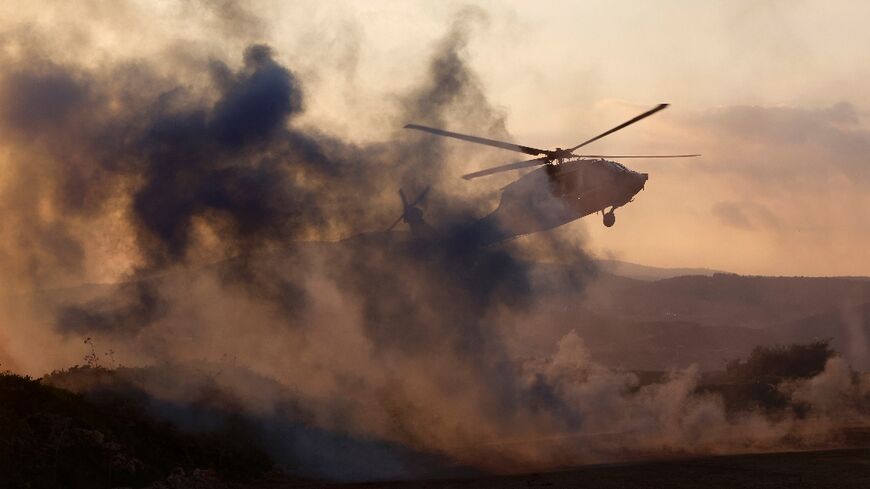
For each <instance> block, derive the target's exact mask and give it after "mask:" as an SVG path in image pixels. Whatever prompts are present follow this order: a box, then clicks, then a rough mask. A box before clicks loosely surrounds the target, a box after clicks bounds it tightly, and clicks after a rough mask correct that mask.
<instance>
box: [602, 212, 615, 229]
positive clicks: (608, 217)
mask: <svg viewBox="0 0 870 489" xmlns="http://www.w3.org/2000/svg"><path fill="white" fill-rule="evenodd" d="M614 223H616V214H614V213H613V211H610V212H608V213H606V214H604V225H605V226H606V227H610V226H613V224H614Z"/></svg>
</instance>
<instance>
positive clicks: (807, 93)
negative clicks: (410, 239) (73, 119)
mask: <svg viewBox="0 0 870 489" xmlns="http://www.w3.org/2000/svg"><path fill="white" fill-rule="evenodd" d="M457 15H464V16H467V17H468V18H469V19H471V20H470V22H471V24H472V28H471V35H470V40H469V43H468V46H467V49H466V51H465V56H466V59H467V61H468V63H469V64H470V66H471V67H472V68H473V69H474V70H475V72H476V73H477V76H478V77H479V79H480V83H481V84H482V86H483V88H484V89H485V92H486V94H487V96H488V98H489V101H490V102H491V103H492V104H494V105H495V106H496V107H497V108H498V110H500V111H502V112H503V114H504V115H505V116H506V123H507V128H508V130H509V132H510V134H511V135H512V136H513V138H514V139H515V140H516V141H518V142H521V143H524V144H528V145H532V146H539V147H540V146H543V147H553V146H557V145H558V146H565V145H571V144H576V143H577V142H579V141H581V140H584V139H586V138H588V137H589V136H591V135H593V134H596V133H597V132H600V131H601V130H603V129H606V128H608V127H610V126H613V125H615V124H617V123H619V122H621V121H622V120H625V119H627V118H629V117H632V116H634V115H635V114H636V113H639V112H641V111H643V110H646V109H647V108H649V107H652V106H654V105H656V104H657V103H660V102H669V103H671V104H672V107H671V108H670V109H669V110H667V111H665V112H663V113H661V114H659V115H656V116H655V117H654V118H652V119H649V120H646V121H643V122H642V123H640V124H638V125H636V126H634V127H632V128H630V129H627V130H625V131H623V132H621V133H619V134H618V135H614V136H612V137H610V138H607V139H606V140H603V141H601V142H599V143H595V145H593V146H590V147H589V149H590V150H594V151H596V152H619V153H631V152H644V153H647V152H649V153H655V152H659V153H670V152H677V153H682V152H692V153H694V152H698V153H703V155H704V156H703V157H702V158H699V159H695V160H674V161H668V160H649V161H644V160H633V161H628V160H626V161H625V163H628V166H630V167H632V168H635V169H637V170H639V171H643V172H648V173H650V181H649V183H648V184H647V188H646V190H645V191H644V192H642V193H641V194H640V195H639V196H638V198H637V199H636V202H634V203H632V204H629V205H628V206H626V207H624V208H622V209H620V210H618V211H617V223H616V225H615V226H614V227H613V228H610V229H606V228H604V227H603V226H602V224H601V220H600V217H599V216H589V217H587V218H585V219H583V220H582V221H580V222H575V223H572V224H571V225H569V226H568V229H567V230H563V231H562V232H563V233H572V234H577V235H584V236H586V242H587V245H588V247H589V248H590V249H591V250H592V251H593V252H594V253H596V254H598V255H599V256H604V257H614V258H618V259H623V260H627V261H633V262H638V263H643V264H648V265H657V266H704V267H711V268H717V269H723V270H729V271H735V272H739V273H746V274H783V275H801V274H807V275H829V274H836V275H859V274H863V275H870V252H868V251H867V248H866V246H865V244H864V243H865V242H867V241H868V240H870V217H868V215H870V196H868V192H867V190H868V189H870V166H868V161H867V160H868V157H867V155H868V152H870V132H868V128H867V110H868V103H867V102H866V100H867V98H868V95H870V51H868V49H867V46H868V45H870V33H868V29H867V26H866V21H867V19H870V3H867V2H862V1H851V2H850V1H839V2H830V1H782V2H780V1H769V2H762V1H746V2H740V1H706V2H697V1H677V0H673V1H659V2H639V1H632V2H629V1H623V2H619V1H583V2H579V1H578V2H558V1H535V2H526V1H515V2H502V1H481V2H473V1H472V2H469V1H462V2H460V1H455V2H454V1H420V2H409V1H377V2H376V1H366V2H353V1H347V2H338V1H330V2H320V1H307V2H306V1H297V2H289V1H288V2H250V3H239V4H236V3H234V2H228V1H223V0H214V1H207V0H204V1H175V0H172V1H169V0H166V1H159V2H146V1H140V2H136V1H131V2H99V1H90V2H77V3H75V4H69V3H67V2H26V1H20V2H18V1H7V2H3V4H2V5H0V19H3V20H0V27H2V32H3V34H2V37H0V42H2V44H0V46H2V49H3V50H5V52H7V53H8V52H9V51H14V50H15V49H17V48H16V47H15V46H16V42H17V41H20V40H21V39H24V38H29V37H38V38H40V40H41V42H44V43H45V44H46V45H49V46H51V49H52V50H53V52H54V55H55V57H56V58H57V59H61V60H63V59H68V60H76V62H77V63H81V64H84V65H90V66H101V65H103V64H106V63H109V62H110V61H117V60H128V61H130V62H135V60H136V59H147V60H149V61H152V62H153V61H155V60H156V61H159V62H162V60H165V66H166V69H167V70H168V71H171V70H176V69H178V66H180V65H181V64H183V62H184V56H185V53H191V52H196V53H205V54H207V55H212V56H215V57H220V58H226V59H229V60H236V62H240V61H239V60H240V59H241V53H242V51H243V49H244V47H245V46H246V45H248V44H249V43H250V42H254V41H258V42H266V43H268V44H270V45H271V46H273V48H274V49H275V51H276V57H277V59H279V60H280V61H281V62H282V63H284V64H286V65H287V66H288V67H290V68H291V69H292V70H294V72H295V73H297V74H298V75H299V76H300V78H301V79H302V81H303V82H304V84H305V89H306V96H307V104H306V107H307V112H306V114H305V115H304V116H303V118H302V119H301V120H300V121H298V123H299V124H307V125H312V126H318V127H322V128H323V130H324V131H326V132H328V133H330V134H334V135H337V136H340V137H346V138H349V139H354V140H359V141H368V140H377V139H379V138H384V137H386V135H387V134H391V133H392V131H394V130H395V126H396V122H395V121H393V120H392V119H391V118H390V117H389V116H388V114H389V113H390V110H391V109H390V107H391V106H392V105H393V104H394V103H395V99H396V97H397V96H399V95H400V94H401V93H403V90H407V89H408V87H410V86H412V85H413V83H414V82H415V80H418V79H419V78H420V76H421V74H422V73H424V72H425V70H426V69H427V63H428V62H429V56H430V54H431V53H432V51H433V50H434V49H435V46H436V44H437V43H438V41H439V39H440V38H441V37H442V36H443V35H444V33H445V31H446V30H448V28H449V26H450V24H451V22H452V21H453V19H455V18H456V16H457ZM182 45H183V46H184V47H185V49H184V50H178V49H176V48H177V47H178V46H182ZM185 69H188V70H190V71H191V73H194V74H195V72H196V69H197V68H196V66H187V67H186V68H185ZM204 69H205V68H204V67H203V70H204ZM202 76H203V77H204V76H205V75H202ZM189 79H190V80H193V81H191V83H195V80H196V76H195V75H192V76H191V77H189ZM481 132H482V133H486V132H487V131H486V129H485V128H482V129H481ZM456 144H457V145H462V144H463V143H460V142H457V143H456ZM481 151H482V152H481V155H484V156H485V157H486V158H494V159H492V160H487V161H489V162H490V163H491V164H493V165H495V164H499V163H505V162H510V161H513V158H514V156H513V155H512V154H510V153H508V152H505V153H504V154H502V153H501V152H497V151H496V152H491V151H489V150H486V149H484V150H481ZM463 154H467V153H463ZM499 158H500V159H499ZM483 164H488V163H486V162H485V161H475V162H461V161H460V162H457V161H445V165H452V166H455V167H456V169H455V173H456V174H457V175H459V174H461V173H462V171H463V170H467V169H470V168H476V167H477V166H475V165H483ZM515 176H518V175H510V174H508V175H499V176H496V177H492V178H491V181H490V182H483V183H477V181H476V182H465V181H462V180H459V179H457V180H456V182H455V186H456V188H454V189H452V190H453V193H454V194H455V193H457V192H459V193H474V192H484V191H489V190H491V189H493V188H495V187H497V186H501V185H504V184H506V183H508V182H509V181H511V179H512V178H514V177H515ZM438 190H439V189H436V191H438ZM390 191H391V192H392V190H390ZM494 204H495V201H493V206H494Z"/></svg>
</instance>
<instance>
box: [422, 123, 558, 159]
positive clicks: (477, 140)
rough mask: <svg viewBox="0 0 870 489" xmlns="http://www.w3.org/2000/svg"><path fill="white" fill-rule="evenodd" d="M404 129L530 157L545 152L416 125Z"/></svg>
mask: <svg viewBox="0 0 870 489" xmlns="http://www.w3.org/2000/svg"><path fill="white" fill-rule="evenodd" d="M405 129H416V130H418V131H423V132H428V133H431V134H435V135H437V136H444V137H448V138H456V139H461V140H463V141H468V142H470V143H477V144H485V145H487V146H495V147H496V148H501V149H508V150H511V151H517V152H519V153H525V154H527V155H532V156H536V155H541V154H544V153H546V151H544V150H543V149H538V148H532V147H529V146H520V145H519V144H513V143H505V142H503V141H496V140H495V139H487V138H482V137H478V136H469V135H468V134H460V133H458V132H450V131H445V130H443V129H436V128H434V127H426V126H421V125H418V124H407V125H406V126H405Z"/></svg>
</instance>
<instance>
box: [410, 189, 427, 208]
mask: <svg viewBox="0 0 870 489" xmlns="http://www.w3.org/2000/svg"><path fill="white" fill-rule="evenodd" d="M430 188H431V185H427V186H426V188H424V189H423V191H422V192H420V195H418V196H417V198H416V199H415V200H414V202H412V203H411V205H410V207H414V206H415V205H417V204H419V203H420V202H423V199H425V198H426V195H428V194H429V189H430Z"/></svg>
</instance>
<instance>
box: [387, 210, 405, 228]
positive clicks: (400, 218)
mask: <svg viewBox="0 0 870 489" xmlns="http://www.w3.org/2000/svg"><path fill="white" fill-rule="evenodd" d="M403 217H405V214H404V213H402V215H401V216H399V218H398V219H396V220H395V221H394V222H393V223H392V224H390V227H388V228H387V232H389V231H392V230H393V228H394V227H396V225H397V224H399V223H400V222H402V218H403Z"/></svg>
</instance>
